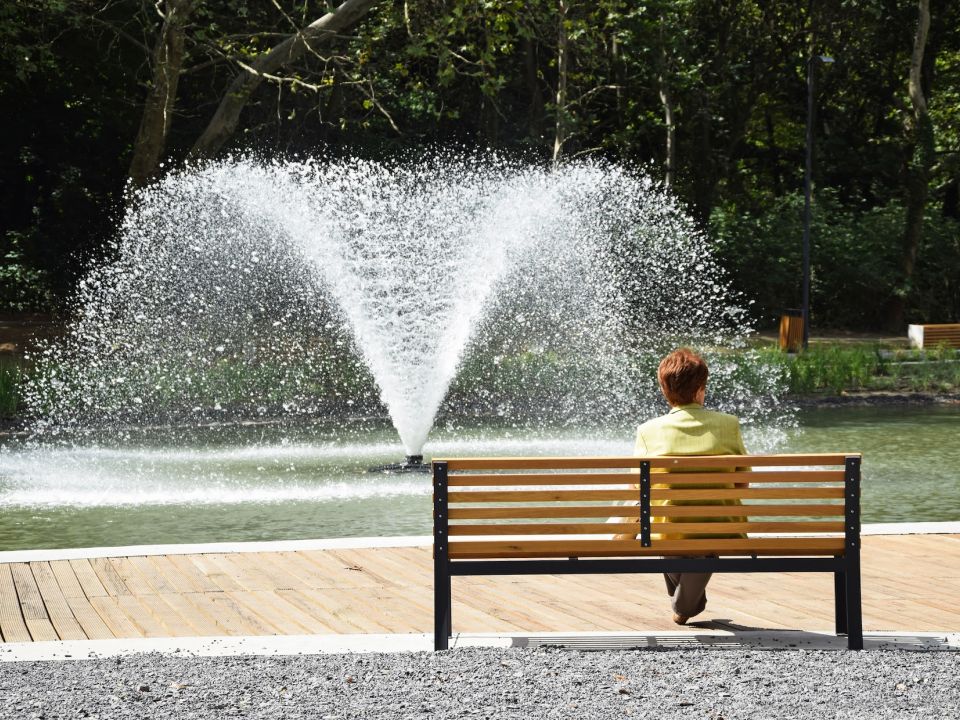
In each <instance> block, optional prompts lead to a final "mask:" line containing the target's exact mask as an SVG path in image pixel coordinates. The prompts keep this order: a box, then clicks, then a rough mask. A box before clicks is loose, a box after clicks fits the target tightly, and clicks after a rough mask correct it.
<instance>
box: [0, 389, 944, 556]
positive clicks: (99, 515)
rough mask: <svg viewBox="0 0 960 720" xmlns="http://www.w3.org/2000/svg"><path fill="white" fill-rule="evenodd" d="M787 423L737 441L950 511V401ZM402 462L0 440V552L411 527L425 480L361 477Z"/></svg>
mask: <svg viewBox="0 0 960 720" xmlns="http://www.w3.org/2000/svg"><path fill="white" fill-rule="evenodd" d="M797 421H798V423H797V427H796V428H794V429H789V430H786V431H782V430H780V431H770V430H766V429H762V428H761V429H752V428H747V429H746V432H745V439H746V442H747V445H748V448H749V449H750V450H751V451H752V452H834V451H844V452H849V451H859V452H862V453H863V454H864V463H863V518H864V521H865V522H919V521H937V520H960V442H958V438H960V407H956V406H954V407H932V408H914V407H884V408H849V409H820V410H814V411H805V412H802V413H800V414H799V415H798V417H797ZM345 433H346V435H345ZM632 435H633V429H632V428H623V429H622V430H618V431H612V432H610V431H608V432H604V433H596V432H594V433H584V432H579V431H576V430H570V429H566V430H562V431H555V432H552V433H532V432H530V431H523V430H516V429H511V428H509V427H504V426H503V425H502V424H493V423H488V424H483V425H478V426H474V427H469V428H464V427H452V426H451V427H438V428H436V429H435V430H434V432H433V433H432V435H431V440H430V441H429V442H428V444H427V447H426V448H425V452H426V455H427V456H428V457H429V456H431V455H444V456H456V455H494V454H505V455H537V454H539V455H577V454H591V455H607V454H609V455H614V454H630V452H631V451H632ZM344 437H347V438H348V439H344ZM401 455H402V450H401V448H400V445H399V443H398V442H397V440H396V439H395V435H394V433H393V431H392V429H390V428H389V427H387V426H385V425H382V424H381V425H376V424H375V425H366V426H362V427H361V426H358V427H348V428H343V427H340V426H334V425H332V424H324V423H314V424H301V425H292V426H291V425H287V426H275V427H231V428H220V429H205V430H202V431H192V432H191V433H190V435H189V437H187V438H185V437H184V436H183V435H182V434H177V433H174V432H172V431H146V432H144V433H142V434H141V435H140V436H132V437H129V436H125V437H123V438H117V439H116V440H112V441H104V440H101V441H100V442H99V443H98V444H96V445H92V444H89V443H88V444H84V445H79V446H74V445H64V446H51V445H47V446H43V447H34V446H26V445H24V444H22V443H18V442H15V441H7V442H6V443H5V444H4V446H3V447H2V448H0V550H14V549H25V548H53V547H92V546H115V545H138V544H159V543H201V542H225V541H244V540H281V539H305V538H323V537H350V536H390V535H426V534H429V532H430V481H429V477H428V476H425V475H401V476H385V475H381V474H370V473H367V472H365V469H366V468H368V467H370V466H373V465H377V464H381V463H386V462H393V461H396V460H397V459H399V457H400V456H401Z"/></svg>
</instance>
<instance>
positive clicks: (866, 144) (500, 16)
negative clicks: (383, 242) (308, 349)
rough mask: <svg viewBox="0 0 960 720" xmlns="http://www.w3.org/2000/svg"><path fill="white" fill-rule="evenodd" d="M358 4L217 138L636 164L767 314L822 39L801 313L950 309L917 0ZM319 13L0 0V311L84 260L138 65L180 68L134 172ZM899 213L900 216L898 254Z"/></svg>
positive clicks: (114, 211) (177, 2)
mask: <svg viewBox="0 0 960 720" xmlns="http://www.w3.org/2000/svg"><path fill="white" fill-rule="evenodd" d="M923 4H924V3H923V0H921V2H920V6H921V7H922V6H923ZM371 5H372V7H370V9H369V10H367V11H366V13H365V14H364V15H363V17H362V19H361V20H360V21H359V22H357V23H355V24H354V25H353V26H352V27H350V28H349V29H348V30H341V31H339V32H337V34H336V36H335V37H332V38H331V37H330V36H323V37H322V38H320V39H319V40H317V41H316V42H311V44H310V47H309V48H308V50H307V51H306V52H304V53H302V55H300V56H299V57H298V59H296V61H294V62H290V63H287V64H285V65H283V66H282V67H281V68H280V69H279V70H277V71H275V72H270V73H266V74H265V76H263V77H261V79H262V82H261V83H260V85H259V86H258V87H257V88H256V89H255V90H254V91H253V92H252V93H251V94H250V97H249V101H248V102H246V105H245V107H244V109H243V111H242V114H241V115H240V121H239V125H238V126H237V129H236V131H235V132H232V134H230V136H229V140H228V142H227V144H226V145H224V146H223V147H222V148H220V150H219V152H221V153H223V152H238V151H240V152H242V151H254V152H258V153H263V154H268V155H276V154H290V155H300V154H317V153H325V154H332V155H336V154H345V153H353V154H362V155H368V156H370V155H372V156H379V155H383V154H389V153H395V152H399V151H414V152H416V150H417V149H418V148H422V147H423V146H424V145H427V144H430V145H441V146H443V145H449V144H462V145H467V146H471V147H472V146H481V147H483V146H489V147H495V148H497V149H499V150H501V151H507V152H516V153H519V154H522V155H524V156H526V157H528V158H530V159H531V160H535V161H549V160H550V159H551V158H552V157H553V156H554V155H559V156H560V157H573V156H578V155H584V154H594V153H596V154H601V155H604V156H607V157H609V158H611V159H615V160H618V161H622V162H627V163H631V164H636V165H643V166H646V167H648V168H649V170H650V171H651V172H652V173H653V174H654V175H656V176H658V177H661V178H663V180H664V181H665V182H667V183H668V184H670V185H671V186H672V187H673V188H674V189H675V191H676V192H677V193H678V194H679V195H680V197H681V198H682V199H683V200H684V202H685V203H686V204H687V205H688V206H689V208H690V209H691V212H692V213H693V215H694V217H695V218H696V219H697V220H698V222H700V223H702V224H704V225H705V226H707V227H708V228H709V229H710V231H711V234H712V236H714V237H715V238H716V242H717V244H718V249H719V252H720V254H721V256H722V257H723V259H724V261H725V262H726V264H727V266H728V267H729V268H730V271H731V274H732V275H733V277H734V278H735V279H736V283H737V285H738V287H739V288H740V289H741V290H743V291H744V292H745V293H746V295H747V296H748V297H751V298H754V299H755V300H756V303H755V304H754V305H753V306H752V308H753V312H754V314H755V319H756V320H757V321H759V322H760V323H761V324H769V323H770V322H772V320H773V318H774V317H775V316H776V315H777V314H778V313H779V312H780V311H781V310H782V309H783V308H785V307H792V306H796V305H797V304H798V302H799V284H800V283H799V265H800V262H799V253H800V237H801V221H800V218H801V214H800V213H801V208H802V183H803V158H804V147H805V144H804V140H805V136H804V128H805V117H806V102H807V83H806V76H807V63H808V58H810V57H811V56H812V55H814V56H816V55H821V54H822V55H826V56H830V57H832V58H834V59H835V62H833V63H831V64H823V63H820V62H815V63H814V65H815V67H814V74H815V77H816V81H817V108H818V110H817V113H816V119H815V123H814V137H815V147H816V155H815V162H814V182H815V198H814V203H815V205H814V232H813V241H814V254H813V262H814V283H813V312H814V323H815V324H819V325H824V324H830V325H834V326H846V327H859V328H872V327H879V326H881V325H884V324H888V325H889V324H897V323H899V322H902V320H903V319H907V320H909V321H916V320H923V321H950V320H953V321H956V320H958V319H960V208H958V205H960V202H958V199H960V4H957V3H954V2H948V1H947V0H931V2H930V4H929V11H930V13H929V14H930V26H929V33H928V35H927V36H926V37H925V43H924V45H923V48H922V50H923V52H922V53H921V57H920V64H919V66H918V68H917V70H918V72H917V77H918V78H919V80H920V82H919V83H918V85H917V87H918V88H919V89H920V91H921V93H922V95H921V97H922V99H923V100H924V102H925V107H919V109H918V105H917V101H916V96H915V95H911V94H910V93H909V87H910V70H911V55H912V54H915V45H916V38H917V28H918V15H920V14H921V13H919V12H918V3H917V2H916V0H858V1H856V2H854V1H853V0H838V1H836V2H827V1H826V0H817V1H816V2H813V3H810V4H809V5H808V3H807V2H805V1H801V0H775V1H773V2H760V1H759V0H730V1H729V2H719V3H718V2H709V1H707V0H671V1H668V0H649V1H648V2H644V3H639V2H635V1H634V0H595V1H594V2H592V3H584V2H575V1H574V0H529V1H523V2H521V1H520V0H405V1H403V0H384V1H382V2H375V3H371ZM811 7H812V14H811V11H810V10H809V8H811ZM327 8H328V5H327V3H325V2H318V1H317V0H274V2H254V1H253V0H159V1H158V2H154V0H98V1H97V2H94V1H93V0H18V2H14V3H3V4H2V5H0V58H2V59H3V61H4V64H5V66H6V67H7V68H8V71H7V73H5V74H4V75H3V76H2V77H0V102H2V105H3V108H4V113H5V114H6V117H7V121H6V122H5V123H4V125H5V128H6V132H5V133H4V141H3V144H2V146H0V188H2V192H3V197H4V199H5V202H4V203H3V207H2V210H0V217H2V221H0V230H2V233H3V234H2V237H0V309H8V310H9V309H47V308H51V307H55V306H56V305H57V304H58V303H62V301H63V299H64V298H65V297H66V296H67V295H68V294H69V292H70V290H71V288H72V287H73V285H74V283H75V281H76V278H77V276H78V274H79V273H80V272H82V271H83V269H84V267H86V266H87V265H88V264H89V263H90V262H91V261H92V260H94V259H96V258H98V257H99V254H100V253H101V252H102V248H103V247H104V243H105V240H106V239H107V238H109V236H110V234H111V232H112V228H113V227H114V226H115V224H116V220H117V217H118V215H119V214H120V213H122V210H123V199H124V193H125V185H126V183H127V181H128V177H129V174H130V172H131V162H132V160H133V158H134V156H135V154H136V153H137V152H138V150H143V147H144V140H143V135H142V132H141V125H142V124H143V125H144V127H149V124H148V123H146V121H145V117H146V115H145V107H147V106H148V105H149V102H148V100H149V98H151V97H152V96H155V95H156V93H157V92H158V91H159V90H162V89H163V87H161V85H160V81H161V80H164V81H165V82H167V81H169V79H170V78H169V76H170V73H171V72H172V73H173V74H175V76H176V78H177V80H178V81H179V82H178V83H174V88H173V90H172V91H170V93H171V98H170V100H171V104H170V106H169V112H163V113H162V117H163V123H164V128H163V134H162V136H156V134H155V136H154V138H153V139H154V141H156V142H159V145H160V151H161V153H160V158H161V161H162V163H163V164H162V165H156V167H155V168H153V169H152V172H154V173H159V172H163V170H164V168H169V167H171V166H173V165H176V164H179V163H181V162H184V161H185V159H186V158H187V156H188V154H189V153H190V150H191V148H194V149H196V143H197V140H198V138H199V137H200V136H201V135H202V134H203V133H204V131H205V129H206V128H207V127H208V123H209V122H210V120H211V117H213V116H214V114H215V111H216V109H217V106H218V105H219V104H220V101H221V98H223V97H224V94H225V93H226V92H227V89H228V87H229V86H230V83H231V81H232V80H233V79H234V78H235V77H236V76H237V75H238V74H243V73H251V72H254V71H256V67H257V65H256V63H257V61H258V59H261V58H263V57H264V55H265V53H267V52H268V51H269V49H270V48H272V47H275V46H276V45H277V44H278V43H280V42H282V41H283V40H284V39H286V38H289V37H291V35H293V34H295V33H297V32H299V30H300V29H302V28H305V27H307V26H308V25H309V24H310V23H312V22H314V21H315V20H317V19H318V18H320V17H321V16H322V15H323V14H324V13H325V12H326V11H327ZM178 23H179V24H178ZM178 43H180V45H178ZM181 46H182V48H181V50H182V54H181V55H178V54H177V52H178V51H177V48H180V47H181ZM171 48H172V50H171ZM563 53H566V61H565V63H561V62H560V57H561V55H562V54H563ZM164 71H167V75H166V76H164V75H163V72H164ZM561 81H562V82H561ZM558 89H561V90H562V92H560V93H558ZM151 93H152V94H153V95H151ZM138 133H140V134H138ZM147 166H148V167H152V166H151V165H150V161H148V163H147ZM918 184H919V186H922V187H920V189H919V190H918ZM910 212H914V215H915V213H916V212H920V213H921V215H920V216H918V217H921V218H922V219H923V222H922V235H921V239H920V241H919V243H918V244H917V245H916V247H915V248H913V250H912V252H914V253H915V256H916V257H915V263H913V262H909V263H908V261H907V259H906V258H907V257H908V256H909V255H910V252H911V250H910V248H909V247H908V246H909V244H910V241H909V238H908V236H907V235H906V232H907V230H906V229H907V226H908V216H909V215H910ZM897 306H900V307H899V308H897V309H898V310H899V314H898V312H896V311H895V308H896V307H897Z"/></svg>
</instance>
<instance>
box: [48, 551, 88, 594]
mask: <svg viewBox="0 0 960 720" xmlns="http://www.w3.org/2000/svg"><path fill="white" fill-rule="evenodd" d="M50 569H51V570H53V574H54V575H55V576H56V578H57V584H58V585H59V586H60V592H62V593H63V596H64V597H65V598H82V597H86V593H84V592H83V587H82V586H81V585H80V581H79V580H77V574H76V573H75V572H74V571H73V566H71V565H70V561H69V560H51V561H50Z"/></svg>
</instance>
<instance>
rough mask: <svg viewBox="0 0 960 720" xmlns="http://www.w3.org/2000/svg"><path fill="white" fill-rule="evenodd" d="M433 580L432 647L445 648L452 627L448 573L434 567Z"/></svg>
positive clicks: (436, 648)
mask: <svg viewBox="0 0 960 720" xmlns="http://www.w3.org/2000/svg"><path fill="white" fill-rule="evenodd" d="M433 581H434V588H433V649H434V650H446V649H447V648H448V647H449V642H450V632H451V630H452V628H453V619H452V617H451V604H452V603H451V596H450V574H449V573H448V572H444V571H443V570H441V569H440V568H435V572H434V576H433Z"/></svg>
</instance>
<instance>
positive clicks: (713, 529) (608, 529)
mask: <svg viewBox="0 0 960 720" xmlns="http://www.w3.org/2000/svg"><path fill="white" fill-rule="evenodd" d="M650 530H651V532H653V533H711V534H718V533H775V532H782V533H813V532H823V533H841V532H843V523H842V522H823V521H815V520H808V521H802V520H801V521H793V522H673V523H652V524H651V526H650ZM614 533H617V534H619V533H623V534H629V533H634V534H639V533H640V523H639V521H637V522H623V523H507V524H497V525H490V524H484V525H450V527H449V534H450V535H451V536H453V535H458V536H480V535H613V534H614Z"/></svg>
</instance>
